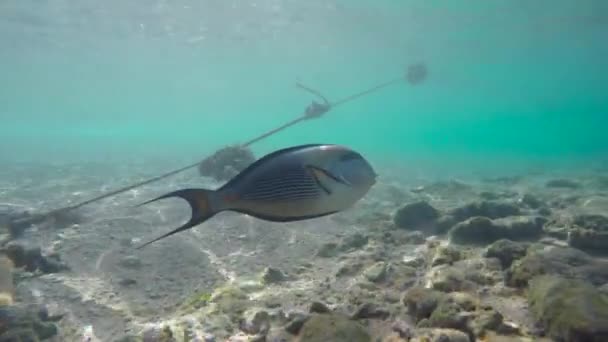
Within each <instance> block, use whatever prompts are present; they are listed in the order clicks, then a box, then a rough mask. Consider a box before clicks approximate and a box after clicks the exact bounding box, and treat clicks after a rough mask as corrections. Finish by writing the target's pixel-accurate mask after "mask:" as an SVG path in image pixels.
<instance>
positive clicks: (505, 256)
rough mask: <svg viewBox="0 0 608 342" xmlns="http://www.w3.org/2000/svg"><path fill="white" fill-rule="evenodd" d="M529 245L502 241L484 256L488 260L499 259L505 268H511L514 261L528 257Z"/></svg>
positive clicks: (488, 249) (491, 247) (496, 243)
mask: <svg viewBox="0 0 608 342" xmlns="http://www.w3.org/2000/svg"><path fill="white" fill-rule="evenodd" d="M528 246H529V245H528V244H527V243H522V242H516V241H511V240H507V239H501V240H498V241H496V242H494V243H493V244H491V245H490V246H488V248H487V249H486V251H485V253H484V256H486V257H488V258H497V259H498V260H500V263H501V265H502V267H503V268H505V269H506V268H509V267H511V264H512V263H513V261H515V260H517V259H521V258H523V257H524V256H525V255H526V250H527V249H528Z"/></svg>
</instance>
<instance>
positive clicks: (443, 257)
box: [431, 245, 464, 266]
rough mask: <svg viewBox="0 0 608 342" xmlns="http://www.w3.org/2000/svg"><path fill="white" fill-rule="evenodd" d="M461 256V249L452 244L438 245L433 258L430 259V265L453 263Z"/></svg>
mask: <svg viewBox="0 0 608 342" xmlns="http://www.w3.org/2000/svg"><path fill="white" fill-rule="evenodd" d="M463 256H464V255H463V253H462V251H461V250H460V249H458V248H456V247H454V246H449V245H448V246H440V247H438V248H437V250H436V251H435V255H434V256H433V260H431V266H437V265H443V264H453V263H454V262H456V261H458V260H461V259H462V258H463Z"/></svg>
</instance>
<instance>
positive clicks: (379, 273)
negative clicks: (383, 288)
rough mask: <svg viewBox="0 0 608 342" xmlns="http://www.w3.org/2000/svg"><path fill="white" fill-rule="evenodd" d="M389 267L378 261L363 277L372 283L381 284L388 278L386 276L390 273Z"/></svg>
mask: <svg viewBox="0 0 608 342" xmlns="http://www.w3.org/2000/svg"><path fill="white" fill-rule="evenodd" d="M388 269H389V265H387V264H386V263H385V262H384V261H378V262H376V263H375V264H373V265H371V266H370V267H368V268H367V269H366V270H365V271H364V272H363V275H364V276H365V278H366V279H367V280H369V281H371V282H374V283H376V282H380V281H382V280H384V279H385V278H386V274H387V272H388Z"/></svg>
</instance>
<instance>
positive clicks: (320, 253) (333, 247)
mask: <svg viewBox="0 0 608 342" xmlns="http://www.w3.org/2000/svg"><path fill="white" fill-rule="evenodd" d="M338 252H339V248H338V244H337V243H335V242H326V243H324V244H323V245H321V247H319V249H318V250H317V253H316V256H317V257H320V258H332V257H335V256H336V255H338Z"/></svg>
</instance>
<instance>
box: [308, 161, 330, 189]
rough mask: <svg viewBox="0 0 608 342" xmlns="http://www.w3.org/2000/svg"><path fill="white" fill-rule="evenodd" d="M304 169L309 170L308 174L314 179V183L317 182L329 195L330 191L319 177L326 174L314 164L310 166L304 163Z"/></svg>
mask: <svg viewBox="0 0 608 342" xmlns="http://www.w3.org/2000/svg"><path fill="white" fill-rule="evenodd" d="M306 169H307V170H308V171H310V174H311V175H312V178H313V179H314V180H315V183H317V185H318V186H319V187H320V188H321V189H323V191H325V193H326V194H328V195H331V194H332V191H331V190H329V189H328V188H327V187H326V186H325V185H324V184H323V182H321V178H322V177H323V176H327V175H326V174H325V172H324V171H323V169H320V168H318V167H315V166H311V165H306Z"/></svg>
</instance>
